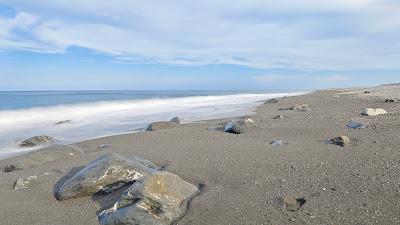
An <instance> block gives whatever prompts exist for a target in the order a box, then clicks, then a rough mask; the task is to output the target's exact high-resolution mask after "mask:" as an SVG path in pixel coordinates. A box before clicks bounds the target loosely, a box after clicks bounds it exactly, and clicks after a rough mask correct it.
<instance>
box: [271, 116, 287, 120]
mask: <svg viewBox="0 0 400 225" xmlns="http://www.w3.org/2000/svg"><path fill="white" fill-rule="evenodd" d="M284 118H286V116H282V115H277V116H275V117H274V118H273V119H274V120H277V119H284Z"/></svg>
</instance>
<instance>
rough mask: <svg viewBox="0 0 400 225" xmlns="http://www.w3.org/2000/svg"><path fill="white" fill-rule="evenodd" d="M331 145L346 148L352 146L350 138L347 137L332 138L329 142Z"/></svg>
mask: <svg viewBox="0 0 400 225" xmlns="http://www.w3.org/2000/svg"><path fill="white" fill-rule="evenodd" d="M329 143H330V144H334V145H339V146H342V147H345V146H347V145H349V144H350V138H348V137H347V136H340V137H335V138H332V139H331V140H330V141H329Z"/></svg>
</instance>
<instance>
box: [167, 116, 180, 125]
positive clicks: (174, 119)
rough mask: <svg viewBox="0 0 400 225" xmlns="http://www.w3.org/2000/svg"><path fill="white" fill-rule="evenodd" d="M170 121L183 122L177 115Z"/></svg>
mask: <svg viewBox="0 0 400 225" xmlns="http://www.w3.org/2000/svg"><path fill="white" fill-rule="evenodd" d="M169 122H172V123H177V124H181V120H180V119H179V117H177V116H175V117H172V119H171V120H170V121H169Z"/></svg>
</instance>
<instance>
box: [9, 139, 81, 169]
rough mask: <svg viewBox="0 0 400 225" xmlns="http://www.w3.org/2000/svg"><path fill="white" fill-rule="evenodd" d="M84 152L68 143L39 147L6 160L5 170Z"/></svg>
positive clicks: (31, 165)
mask: <svg viewBox="0 0 400 225" xmlns="http://www.w3.org/2000/svg"><path fill="white" fill-rule="evenodd" d="M81 154H84V153H83V151H82V150H80V149H79V148H73V147H71V146H68V145H55V146H52V147H51V148H44V149H39V150H36V151H33V152H29V153H26V154H24V155H20V156H17V157H14V158H11V159H7V160H6V162H5V163H6V166H5V167H4V168H3V172H5V173H8V172H12V171H16V170H24V169H28V168H33V167H38V166H41V165H44V164H46V163H49V162H52V161H55V160H59V159H62V158H67V157H70V156H74V155H81Z"/></svg>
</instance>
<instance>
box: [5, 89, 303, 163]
mask: <svg viewBox="0 0 400 225" xmlns="http://www.w3.org/2000/svg"><path fill="white" fill-rule="evenodd" d="M303 93H304V92H273V93H271V92H251V91H46V92H40V91H39V92H0V158H5V157H7V156H10V155H13V154H14V153H16V152H21V151H26V150H30V149H19V147H18V144H19V143H20V142H21V141H22V140H24V139H26V138H29V137H32V136H36V135H48V136H52V137H54V138H56V139H57V140H59V141H60V142H61V143H73V142H78V141H83V140H89V139H93V138H98V137H104V136H110V135H116V134H124V133H132V132H140V131H142V130H144V128H145V127H146V125H147V124H149V123H151V122H154V121H165V120H169V119H170V118H172V117H174V116H178V117H179V118H180V119H181V121H182V122H183V123H191V122H196V121H201V120H206V119H217V118H223V117H233V116H240V115H245V114H250V113H252V111H253V110H254V109H255V107H257V106H259V105H261V104H262V103H263V101H264V100H267V99H271V98H278V97H283V96H293V95H300V94H303Z"/></svg>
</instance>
